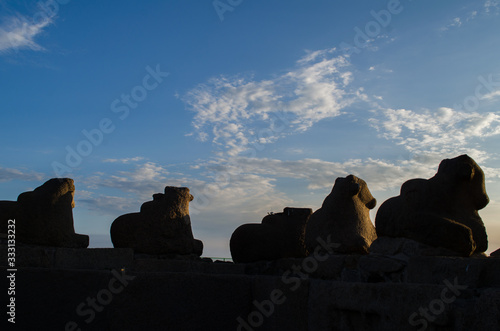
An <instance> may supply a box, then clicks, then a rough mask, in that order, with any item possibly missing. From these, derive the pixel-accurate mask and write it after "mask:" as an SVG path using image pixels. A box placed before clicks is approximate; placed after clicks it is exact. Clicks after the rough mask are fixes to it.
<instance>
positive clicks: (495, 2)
mask: <svg viewBox="0 0 500 331" xmlns="http://www.w3.org/2000/svg"><path fill="white" fill-rule="evenodd" d="M484 11H485V12H486V13H492V12H493V13H496V14H498V12H499V11H500V1H499V0H486V2H485V3H484Z"/></svg>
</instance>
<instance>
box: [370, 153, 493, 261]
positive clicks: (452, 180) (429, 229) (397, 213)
mask: <svg viewBox="0 0 500 331" xmlns="http://www.w3.org/2000/svg"><path fill="white" fill-rule="evenodd" d="M488 202H489V198H488V195H487V194H486V189H485V185H484V173H483V171H482V169H481V168H480V167H479V165H477V163H476V162H475V161H474V160H473V159H472V158H470V157H469V156H467V155H461V156H458V157H456V158H453V159H445V160H443V161H441V163H440V164H439V168H438V171H437V173H436V174H435V175H434V177H432V178H430V179H411V180H409V181H407V182H405V183H404V184H403V185H402V186H401V192H400V195H399V196H397V197H393V198H390V199H388V200H387V201H385V202H384V203H383V204H382V205H381V206H380V208H379V210H378V212H377V216H376V220H375V225H376V229H377V234H378V236H379V237H380V236H388V237H404V238H409V239H413V240H416V241H419V242H421V243H424V244H427V245H430V246H434V247H443V248H447V249H450V250H453V251H455V252H458V253H460V254H461V255H463V256H469V255H471V254H473V253H481V252H484V251H486V249H487V248H488V239H487V235H486V229H485V227H484V224H483V221H482V220H481V217H480V216H479V214H478V212H477V211H478V210H480V209H482V208H484V207H485V206H486V205H487V204H488Z"/></svg>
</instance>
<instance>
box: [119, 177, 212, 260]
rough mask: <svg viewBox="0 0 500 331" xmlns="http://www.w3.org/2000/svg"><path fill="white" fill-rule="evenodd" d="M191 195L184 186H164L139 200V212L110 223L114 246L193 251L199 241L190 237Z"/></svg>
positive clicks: (199, 247) (200, 245) (154, 251)
mask: <svg viewBox="0 0 500 331" xmlns="http://www.w3.org/2000/svg"><path fill="white" fill-rule="evenodd" d="M192 200H193V196H192V195H191V194H190V193H189V189H188V188H187V187H173V186H167V187H165V193H157V194H154V195H153V201H148V202H145V203H143V204H142V206H141V211H140V212H139V213H131V214H125V215H122V216H119V217H118V218H117V219H116V220H114V222H113V224H112V225H111V231H110V232H111V241H112V242H113V245H114V247H116V248H119V247H121V248H126V247H128V248H133V249H134V251H135V252H136V253H145V254H178V255H188V254H195V255H198V256H200V255H201V254H202V252H203V243H202V242H201V241H200V240H197V239H194V237H193V231H192V229H191V219H190V217H189V202H190V201H192Z"/></svg>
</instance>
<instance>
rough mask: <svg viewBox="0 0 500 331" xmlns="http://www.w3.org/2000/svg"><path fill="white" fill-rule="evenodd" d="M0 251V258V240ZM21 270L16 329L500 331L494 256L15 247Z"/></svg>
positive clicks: (499, 276)
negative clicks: (239, 260)
mask: <svg viewBox="0 0 500 331" xmlns="http://www.w3.org/2000/svg"><path fill="white" fill-rule="evenodd" d="M0 252H1V254H0V258H1V261H6V252H7V247H6V245H5V244H1V245H0ZM3 263H5V262H3ZM16 264H17V268H18V270H17V273H16V296H15V297H16V324H17V325H16V327H17V329H19V330H31V329H33V330H78V329H81V330H312V331H316V330H321V331H323V330H424V329H425V330H499V329H500V313H499V312H500V259H499V258H492V257H489V258H486V257H477V258H462V257H424V256H414V257H409V258H398V257H394V256H383V255H374V254H370V255H364V256H361V255H333V256H329V257H327V256H319V255H318V256H310V257H308V258H305V259H281V260H277V261H272V262H258V263H251V264H233V263H228V262H212V261H211V260H209V259H199V258H197V257H195V256H191V257H189V256H188V257H181V256H177V257H175V256H151V255H140V254H135V255H134V253H133V251H132V250H131V249H111V248H110V249H72V248H50V247H39V246H30V245H18V246H17V247H16ZM2 265H3V267H2V273H3V274H4V275H5V274H6V273H7V271H6V267H5V266H4V264H2ZM3 278H4V279H5V277H3ZM7 287H8V284H5V285H4V289H7ZM2 291H3V290H2ZM4 307H5V305H4ZM4 316H5V314H4ZM2 323H6V318H5V317H4V318H3V319H2ZM2 330H5V328H2Z"/></svg>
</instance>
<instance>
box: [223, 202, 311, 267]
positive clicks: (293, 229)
mask: <svg viewBox="0 0 500 331" xmlns="http://www.w3.org/2000/svg"><path fill="white" fill-rule="evenodd" d="M311 214H312V210H311V209H310V208H290V207H286V208H285V209H284V210H283V212H282V213H276V214H271V215H267V216H265V217H264V218H263V219H262V223H260V224H259V223H253V224H243V225H241V226H239V227H238V228H237V229H236V230H235V231H234V232H233V234H232V236H231V240H230V242H229V246H230V249H231V256H232V258H233V261H234V262H236V263H247V262H256V261H260V260H277V259H281V258H287V257H305V256H306V249H305V247H304V229H305V224H306V222H307V219H308V218H309V216H310V215H311Z"/></svg>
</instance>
